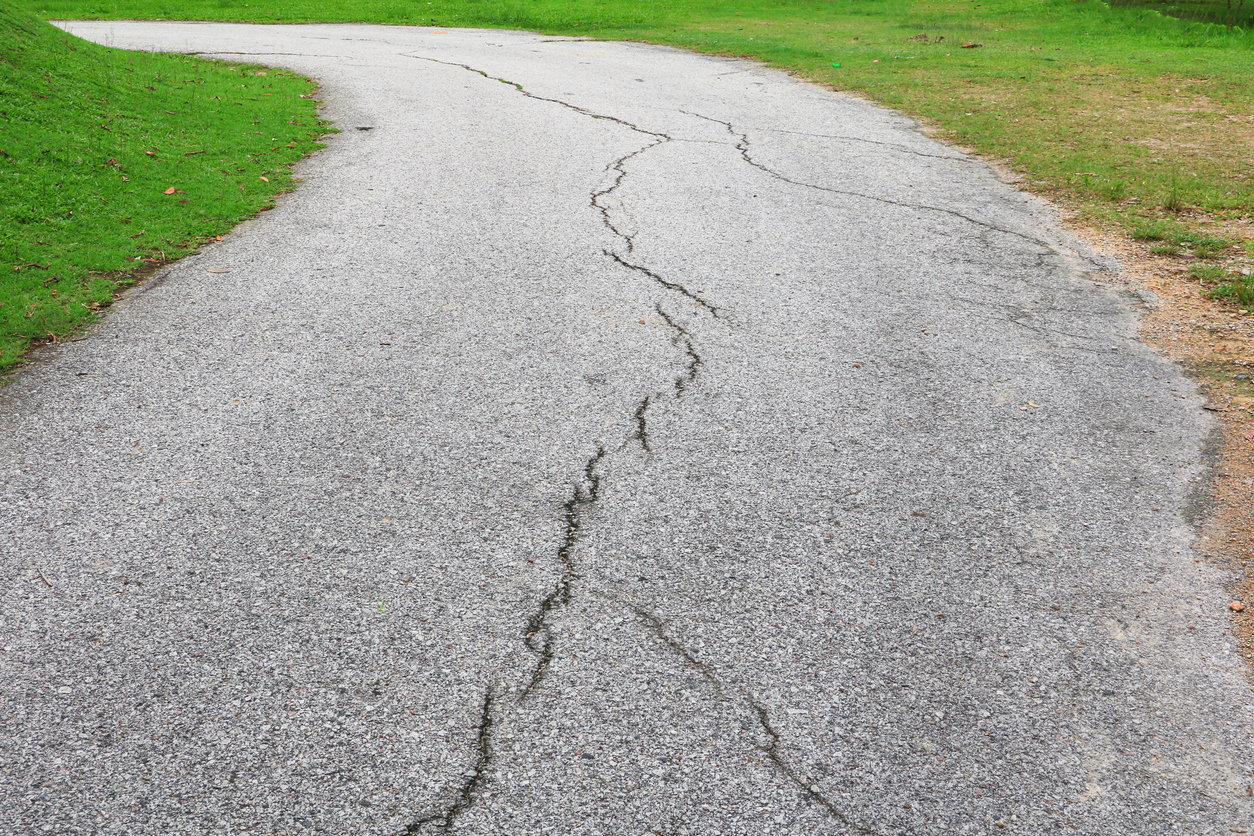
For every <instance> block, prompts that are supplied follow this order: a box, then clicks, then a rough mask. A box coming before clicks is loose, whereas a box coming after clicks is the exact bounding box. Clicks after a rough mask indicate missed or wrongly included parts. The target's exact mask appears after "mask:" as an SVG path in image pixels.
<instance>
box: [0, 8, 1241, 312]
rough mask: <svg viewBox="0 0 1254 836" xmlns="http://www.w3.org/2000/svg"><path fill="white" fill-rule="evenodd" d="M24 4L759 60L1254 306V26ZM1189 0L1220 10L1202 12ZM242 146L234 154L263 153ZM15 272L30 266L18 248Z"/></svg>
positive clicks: (997, 15) (1139, 18) (1143, 13)
mask: <svg viewBox="0 0 1254 836" xmlns="http://www.w3.org/2000/svg"><path fill="white" fill-rule="evenodd" d="M20 2H22V3H23V4H24V8H25V9H27V10H29V11H30V12H32V13H34V14H36V15H38V16H40V17H43V18H148V19H184V20H189V19H196V20H230V21H253V22H260V23H275V22H279V23H298V22H306V21H331V22H343V21H361V22H376V23H392V24H408V25H422V26H442V27H450V26H477V27H508V28H517V29H529V30H535V31H542V32H547V33H554V34H568V35H584V36H589V37H596V38H605V39H629V40H643V41H649V42H653V43H660V44H669V45H673V46H678V47H683V48H686V49H692V50H697V51H701V52H707V53H714V54H721V55H735V56H745V57H750V58H754V59H757V60H760V61H764V62H766V63H769V64H772V65H774V66H777V67H780V68H783V69H786V70H789V71H791V72H794V73H796V74H798V75H801V76H804V77H806V78H810V79H813V80H815V81H818V82H820V83H824V84H827V85H830V86H831V87H833V88H835V89H839V90H847V91H851V92H856V93H859V94H862V95H865V96H867V97H869V98H871V99H873V100H875V101H877V102H880V103H882V104H885V105H887V106H890V107H893V108H896V109H899V110H901V111H903V112H905V113H907V114H909V115H911V116H914V117H917V118H919V119H920V120H922V121H923V122H924V123H925V124H927V125H929V126H930V127H932V128H933V129H934V130H935V131H936V132H937V134H938V135H940V136H941V137H943V138H945V139H947V140H950V141H953V142H955V143H957V144H959V145H962V146H965V147H968V148H971V149H973V150H975V151H977V152H979V153H981V154H983V155H986V156H988V157H990V158H992V159H996V160H998V161H1001V162H1002V163H1004V164H1005V165H1006V166H1008V167H1010V168H1011V169H1013V170H1015V171H1017V172H1019V173H1020V174H1021V175H1022V177H1023V180H1022V185H1023V187H1025V188H1027V189H1030V190H1033V191H1036V192H1039V193H1042V194H1045V195H1046V196H1050V197H1053V198H1056V199H1058V200H1061V201H1063V202H1064V203H1066V204H1067V205H1068V206H1069V207H1071V208H1073V209H1075V210H1076V211H1077V212H1078V213H1079V214H1080V216H1081V217H1082V218H1083V219H1084V220H1085V221H1087V222H1088V223H1090V224H1094V225H1098V226H1110V227H1114V228H1118V229H1121V230H1122V231H1123V232H1124V233H1126V234H1127V235H1130V236H1133V237H1136V238H1140V239H1148V240H1153V241H1157V242H1158V244H1157V249H1158V251H1159V252H1160V254H1162V255H1164V256H1173V255H1174V256H1179V257H1183V258H1189V259H1192V260H1194V262H1195V263H1196V264H1197V266H1198V267H1199V268H1200V269H1195V270H1194V276H1195V277H1198V278H1201V279H1202V280H1203V281H1205V282H1206V285H1207V287H1209V288H1210V289H1211V293H1212V295H1214V296H1216V297H1217V298H1219V299H1220V301H1221V302H1222V303H1231V304H1235V305H1239V306H1242V307H1254V279H1250V278H1248V277H1246V276H1244V275H1243V274H1242V271H1243V270H1244V269H1246V268H1247V267H1248V265H1249V263H1250V261H1249V259H1250V256H1251V254H1254V228H1252V227H1250V226H1248V222H1249V221H1250V220H1251V208H1252V207H1254V26H1249V24H1250V16H1248V15H1247V16H1246V17H1244V18H1238V19H1236V20H1234V25H1233V26H1232V27H1228V26H1226V25H1223V24H1222V23H1207V22H1202V21H1197V20H1180V19H1175V18H1171V17H1164V16H1163V15H1161V14H1159V13H1158V12H1156V11H1154V10H1153V9H1151V8H1148V7H1146V6H1144V5H1130V6H1120V7H1117V8H1111V7H1109V6H1107V5H1106V4H1104V3H1102V2H1098V0H918V1H917V2H908V1H907V0H787V1H785V0H740V1H739V2H737V1H736V0H732V1H731V2H707V1H706V0H248V2H242V0H20ZM1181 2H1182V3H1183V4H1185V5H1188V4H1189V3H1192V5H1193V6H1195V7H1197V8H1198V9H1201V11H1202V12H1205V13H1206V14H1209V13H1210V12H1207V11H1206V8H1207V7H1204V6H1205V3H1206V2H1208V0H1181ZM1199 4H1202V5H1199ZM1177 5H1180V4H1179V3H1178V4H1177ZM1251 5H1254V3H1251ZM1210 6H1211V7H1213V8H1214V9H1215V10H1220V11H1221V10H1222V9H1223V8H1224V7H1225V4H1224V3H1223V2H1222V0H1220V2H1219V3H1218V4H1216V3H1214V2H1210ZM1218 19H1220V20H1222V18H1218ZM1241 23H1244V24H1246V25H1247V26H1248V27H1249V29H1250V30H1251V31H1247V29H1246V28H1243V27H1242V26H1241V25H1240V24H1241ZM150 58H151V56H150ZM146 60H147V59H146ZM168 60H170V61H174V62H177V61H186V60H187V59H179V58H171V59H168ZM0 66H2V65H0ZM236 72H239V71H238V70H237V71H236ZM281 75H282V74H279V76H280V77H281ZM116 77H117V74H116V73H115V79H116ZM273 80H274V81H275V82H276V83H277V81H278V78H273ZM254 92H255V91H254ZM3 95H4V96H6V97H8V96H11V95H13V94H12V93H11V92H5V93H3ZM276 95H277V94H276ZM142 106H143V105H142V103H141V102H137V104H136V107H138V108H142ZM301 113H302V114H304V115H302V116H301V119H300V120H299V121H304V122H306V123H309V122H310V120H311V117H310V116H309V115H308V111H301ZM91 118H92V119H93V120H94V119H95V118H96V117H95V116H94V115H93V116H92V117H91ZM0 125H5V126H6V127H5V128H4V129H5V130H6V131H7V130H9V128H8V127H7V125H8V123H0ZM245 133H246V132H245ZM262 133H264V134H268V135H270V136H279V133H277V132H275V131H274V130H267V131H263V132H262ZM236 136H237V137H238V139H239V142H240V156H241V158H244V157H248V156H249V155H250V154H253V153H255V151H256V146H248V148H247V150H245V143H246V141H248V138H247V137H246V136H244V135H243V134H238V133H237V134H236ZM283 138H284V139H285V140H291V139H296V138H297V136H296V133H295V132H290V133H289V135H285V136H284V137H283ZM92 139H94V140H98V139H100V137H93V138H92ZM299 139H300V142H308V141H310V140H311V136H310V134H301V135H300V138H299ZM4 141H5V142H7V141H8V140H7V139H6V140H4ZM283 144H286V142H285V143H283ZM303 147H304V146H301V145H300V143H299V142H298V143H297V144H296V148H295V149H293V150H297V151H299V150H301V149H302V148H303ZM184 153H185V152H184ZM97 156H99V155H97ZM284 159H285V160H286V159H287V158H284ZM275 162H278V160H277V159H276V160H275ZM223 168H225V166H223ZM188 206H191V204H190V203H189V204H188ZM201 208H203V207H200V206H199V205H197V206H196V207H195V208H194V209H189V210H188V211H189V212H190V211H200V209H201ZM27 222H33V223H36V224H38V223H39V221H38V220H37V219H36V220H34V221H27ZM132 223H134V221H132ZM7 234H8V233H7V232H6V235H7ZM164 255H165V256H169V252H168V251H166V252H165V253H164ZM22 257H23V258H25V257H29V256H22ZM4 258H5V259H8V260H11V261H14V263H16V260H20V259H18V257H17V256H16V255H15V254H13V253H12V252H11V250H10V249H9V248H7V245H6V249H5V250H4ZM36 260H37V259H36Z"/></svg>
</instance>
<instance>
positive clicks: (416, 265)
mask: <svg viewBox="0 0 1254 836" xmlns="http://www.w3.org/2000/svg"><path fill="white" fill-rule="evenodd" d="M68 28H69V29H70V30H71V31H73V32H75V33H78V34H81V35H82V36H84V37H88V38H92V39H94V40H98V41H102V42H106V43H110V44H113V45H115V46H124V47H131V48H143V49H166V50H178V51H193V52H199V53H203V54H208V55H213V56H217V57H222V58H227V59H242V60H247V61H254V62H263V63H271V64H276V65H282V66H285V67H290V68H293V69H295V70H298V71H300V72H302V73H306V74H308V75H310V76H313V77H316V78H318V79H320V80H321V82H322V84H323V94H324V96H325V98H326V106H325V112H326V115H327V116H328V117H329V118H331V119H334V120H335V122H336V123H337V125H338V126H339V127H340V128H341V129H342V130H343V132H342V133H340V134H338V135H336V136H334V137H332V138H331V139H330V140H329V145H328V147H327V149H326V150H325V151H323V152H321V153H319V154H317V155H316V156H315V157H313V158H312V159H310V160H308V161H307V162H305V163H304V164H302V166H301V167H300V173H301V174H302V175H303V177H304V185H303V186H302V187H301V188H300V189H299V190H298V191H297V192H296V193H294V194H291V195H288V196H286V197H284V198H283V199H282V200H281V201H280V204H279V206H278V208H276V209H275V210H274V211H271V212H268V213H265V214H264V215H262V216H261V217H259V218H258V219H256V220H255V221H251V222H249V223H246V224H244V225H243V226H241V227H240V228H239V229H238V230H237V231H235V232H234V233H233V234H232V235H230V236H229V237H228V238H227V240H225V241H223V242H222V243H221V244H218V245H215V246H213V247H210V248H207V249H205V250H204V252H203V253H202V254H200V255H198V256H195V257H192V258H188V259H186V260H184V261H181V262H179V263H178V264H176V265H174V266H172V267H171V268H169V269H168V270H166V271H164V272H163V273H162V275H161V277H159V278H158V279H157V280H155V281H152V282H148V283H146V285H145V288H144V290H143V291H142V292H139V291H137V292H134V293H131V294H128V295H127V297H126V299H125V300H124V301H123V302H122V303H120V304H119V305H117V306H116V307H115V308H114V310H113V311H112V312H111V313H110V315H109V316H108V317H107V318H106V320H105V321H104V322H103V323H102V324H101V325H100V327H99V328H98V329H97V332H96V335H95V336H94V337H93V338H92V339H90V340H87V341H85V342H80V343H75V344H71V345H65V346H61V347H59V348H56V349H54V350H51V351H47V352H44V353H43V354H42V355H41V358H40V360H39V362H37V363H35V364H34V365H33V366H32V367H31V368H30V369H28V370H26V371H24V372H23V373H22V375H21V379H20V382H19V383H18V385H15V386H10V387H7V388H5V389H4V390H3V391H0V473H3V501H2V502H0V515H2V519H0V543H3V548H2V549H0V554H2V555H3V557H2V558H0V559H2V560H3V566H4V573H5V584H4V588H3V591H2V592H0V595H2V596H3V607H2V610H0V613H2V619H3V620H2V622H0V628H2V631H3V638H2V641H0V649H2V651H3V653H2V655H0V676H2V678H3V686H2V687H3V704H4V718H3V727H2V731H0V792H2V793H3V797H4V799H5V803H4V804H0V831H3V832H5V833H13V834H26V833H32V834H34V833H65V834H69V833H92V834H96V833H100V834H126V836H137V835H138V834H168V833H186V834H193V833H194V834H242V833H257V834H260V833H266V834H280V833H327V834H354V835H355V834H368V833H369V834H401V833H419V834H430V833H440V832H452V833H466V834H510V835H511V836H513V835H514V834H541V833H545V834H549V833H552V834H655V833H656V834H668V835H669V834H716V833H717V834H746V836H749V835H750V834H754V835H756V834H801V833H807V834H808V833H818V834H945V835H946V836H948V834H966V833H1022V834H1040V833H1053V832H1059V833H1082V834H1130V833H1137V834H1142V833H1187V834H1220V833H1225V834H1226V833H1240V832H1245V831H1247V830H1250V829H1254V814H1252V809H1251V806H1252V804H1254V798H1251V796H1250V793H1251V792H1254V790H1251V789H1250V786H1251V784H1252V783H1254V776H1252V775H1251V767H1252V765H1254V761H1252V759H1251V754H1250V753H1251V751H1254V749H1252V748H1251V742H1252V741H1251V726H1252V721H1254V699H1252V694H1251V690H1250V686H1249V685H1248V684H1247V681H1246V679H1245V674H1244V671H1243V670H1242V668H1241V667H1240V665H1239V663H1238V660H1237V658H1236V656H1235V654H1234V652H1233V645H1232V642H1231V641H1230V640H1229V638H1228V636H1227V634H1226V633H1225V618H1224V604H1225V603H1226V599H1224V598H1223V597H1222V589H1221V586H1220V584H1221V582H1222V580H1223V579H1222V578H1221V577H1220V576H1218V575H1217V573H1216V572H1215V571H1213V570H1212V569H1210V568H1208V567H1207V566H1205V565H1204V564H1202V563H1199V562H1198V561H1197V559H1196V558H1195V557H1194V553H1193V552H1192V550H1191V546H1192V543H1193V539H1194V537H1195V533H1194V529H1193V528H1192V526H1191V524H1190V513H1191V510H1190V509H1191V507H1192V506H1191V504H1192V503H1194V502H1195V501H1196V500H1195V497H1196V496H1197V490H1198V489H1199V488H1201V487H1203V486H1204V478H1205V472H1204V468H1203V466H1202V462H1203V455H1204V447H1205V444H1206V439H1207V434H1208V433H1209V432H1210V426H1209V424H1208V422H1207V421H1206V419H1205V417H1204V415H1203V413H1202V412H1200V410H1199V399H1198V397H1197V395H1196V393H1195V392H1194V390H1193V388H1192V387H1191V386H1190V385H1189V383H1188V381H1187V380H1186V379H1185V378H1184V377H1182V376H1181V374H1180V373H1179V372H1178V371H1177V370H1176V369H1175V368H1173V367H1172V366H1170V365H1168V364H1166V363H1165V362H1163V360H1161V359H1160V358H1159V357H1158V356H1156V355H1155V354H1154V353H1153V352H1151V351H1150V350H1148V349H1147V348H1145V347H1144V346H1143V345H1141V344H1140V343H1138V342H1137V340H1136V338H1135V332H1136V310H1137V305H1138V304H1139V300H1137V299H1136V298H1134V297H1132V296H1130V295H1128V294H1126V293H1124V292H1122V291H1120V290H1118V289H1116V288H1114V287H1112V286H1110V285H1107V284H1102V283H1100V282H1095V281H1094V280H1093V274H1099V273H1102V272H1105V271H1106V270H1108V269H1111V267H1110V265H1107V264H1105V263H1103V262H1101V261H1100V260H1098V259H1096V258H1095V257H1094V256H1092V255H1091V254H1090V253H1087V252H1085V251H1084V250H1083V248H1081V247H1080V246H1079V245H1078V244H1077V243H1076V242H1075V241H1073V240H1071V239H1070V238H1068V236H1067V235H1066V234H1064V233H1062V232H1060V231H1059V229H1058V227H1057V225H1056V222H1055V219H1054V218H1053V217H1052V216H1051V215H1050V213H1049V212H1048V211H1047V210H1046V208H1045V207H1044V206H1043V205H1042V204H1041V203H1039V202H1038V201H1036V200H1035V199H1033V198H1030V197H1027V196H1024V195H1022V194H1019V193H1016V192H1015V191H1014V190H1012V189H1011V188H1009V187H1007V186H1005V185H1003V184H1002V183H1000V182H998V180H997V179H996V178H995V177H994V176H993V174H992V173H991V172H990V170H989V169H988V168H987V167H985V166H984V165H982V164H980V163H978V162H976V161H974V160H972V159H970V158H969V157H966V156H964V155H962V154H960V153H958V152H956V151H954V150H952V149H950V148H947V147H945V146H943V145H940V144H938V143H936V142H933V141H931V140H930V139H928V138H926V137H925V136H923V135H922V134H921V133H920V131H919V129H918V126H917V125H915V124H913V123H912V122H910V121H909V120H907V119H904V118H902V117H901V116H899V115H897V114H894V113H891V112H887V111H884V110H881V109H878V108H875V107H872V106H870V105H868V104H866V103H864V102H860V101H856V100H853V99H850V98H846V97H843V96H839V95H835V94H832V93H830V92H827V91H825V90H822V89H819V88H817V87H815V86H812V85H809V84H805V83H802V82H799V81H796V80H794V79H792V78H790V77H788V76H786V75H784V74H782V73H779V72H774V71H770V70H766V69H763V68H761V67H758V66H755V65H753V64H749V63H746V62H743V61H735V60H726V59H719V58H709V57H700V56H696V55H688V54H684V53H682V52H677V51H674V50H670V49H662V48H655V47H650V46H641V45H630V44H613V43H593V42H582V41H578V40H571V39H563V38H547V37H540V36H536V35H531V34H524V33H513V32H483V31H449V32H447V33H437V32H434V31H432V30H423V29H387V28H382V27H369V26H282V27H264V26H236V25H207V24H174V23H73V24H68ZM357 128H369V130H357ZM207 268H215V269H229V270H230V271H231V272H229V273H222V274H216V273H208V272H206V269H207Z"/></svg>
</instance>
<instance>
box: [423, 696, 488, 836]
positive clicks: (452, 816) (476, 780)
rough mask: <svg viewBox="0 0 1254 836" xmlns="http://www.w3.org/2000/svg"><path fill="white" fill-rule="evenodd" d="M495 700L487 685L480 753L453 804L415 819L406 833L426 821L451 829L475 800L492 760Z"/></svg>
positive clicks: (482, 715) (480, 732) (448, 830)
mask: <svg viewBox="0 0 1254 836" xmlns="http://www.w3.org/2000/svg"><path fill="white" fill-rule="evenodd" d="M494 701H495V696H494V695H493V693H492V689H491V688H489V689H488V692H487V694H485V695H484V698H483V710H482V711H481V712H480V715H479V734H478V744H479V756H478V758H477V759H476V760H475V765H474V767H473V768H472V769H471V771H470V773H469V774H467V776H466V781H465V783H463V784H462V786H461V789H460V790H458V792H457V795H456V796H455V797H454V799H453V802H452V804H450V805H449V807H448V809H446V810H444V811H443V812H440V813H431V814H430V815H426V816H423V817H422V818H419V819H415V820H414V822H413V823H412V824H410V825H409V827H407V828H405V832H406V833H411V834H412V833H421V832H422V829H423V828H424V827H427V826H428V825H435V827H436V828H438V829H439V830H441V831H443V832H444V833H449V832H451V831H452V829H453V824H454V822H456V821H457V817H458V816H460V815H461V814H462V813H463V812H464V811H465V810H466V808H467V807H469V806H470V805H471V804H473V803H474V801H475V793H477V792H478V791H479V788H480V786H482V784H483V782H484V780H485V778H486V776H487V772H488V768H489V767H490V766H491V764H492V723H493V718H492V705H493V703H494Z"/></svg>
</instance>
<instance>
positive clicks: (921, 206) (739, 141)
mask: <svg viewBox="0 0 1254 836" xmlns="http://www.w3.org/2000/svg"><path fill="white" fill-rule="evenodd" d="M680 112H681V113H684V114H686V115H688V116H692V117H695V118H697V119H704V120H706V121H707V122H713V123H715V124H716V125H722V126H723V127H725V128H727V132H728V133H729V134H731V135H732V137H733V138H734V139H735V140H736V146H735V147H736V150H737V151H739V152H740V156H741V158H743V159H744V161H745V162H746V163H747V164H748V165H750V166H752V167H753V168H756V169H758V170H759V171H761V172H763V173H765V174H768V175H770V176H771V177H774V178H775V179H776V180H779V181H781V182H784V183H789V184H791V185H794V186H801V187H802V188H806V189H815V190H816V191H820V192H827V193H829V194H838V195H843V196H845V197H857V198H861V199H863V200H873V201H875V202H876V203H884V204H887V205H889V206H900V207H901V208H903V209H916V210H920V211H924V212H939V213H941V214H944V215H949V216H951V217H954V218H958V219H960V220H963V221H966V222H967V223H969V224H973V225H974V226H977V227H980V228H981V229H988V230H992V231H993V232H1000V233H1002V234H1003V235H1010V236H1012V237H1015V238H1019V239H1021V240H1024V241H1027V242H1029V243H1031V244H1035V245H1036V246H1038V247H1042V248H1044V249H1045V250H1047V251H1049V252H1057V251H1058V248H1057V247H1055V246H1054V245H1053V244H1051V243H1049V242H1048V241H1043V240H1041V239H1040V238H1036V237H1034V236H1032V235H1028V234H1027V233H1024V232H1017V231H1016V230H1013V229H1007V228H1005V227H1003V226H998V225H997V224H992V223H989V222H988V221H983V220H980V219H979V218H973V217H971V216H970V215H967V214H965V213H963V212H959V211H958V210H957V209H947V208H945V207H944V206H930V205H928V204H926V203H907V202H905V201H901V200H891V199H889V198H886V197H876V196H875V195H870V194H865V193H864V192H855V191H852V190H849V189H834V188H832V187H830V186H820V185H817V184H815V183H807V182H805V181H804V180H794V179H792V178H791V177H789V176H787V175H785V174H781V173H780V172H778V171H776V170H775V169H773V168H770V167H769V166H766V165H764V164H763V163H760V162H758V161H757V160H755V159H754V158H753V155H752V154H751V153H750V150H749V137H748V135H747V134H744V133H740V132H738V131H737V130H736V129H735V127H734V126H733V125H732V124H731V123H730V122H724V121H723V120H722V119H715V118H713V117H711V116H703V115H702V114H700V113H690V112H688V111H686V110H685V111H680ZM1085 260H1086V261H1089V262H1090V263H1092V264H1095V265H1096V264H1097V263H1096V262H1094V261H1093V259H1091V258H1086V259H1085ZM1097 266H1099V267H1100V265H1097Z"/></svg>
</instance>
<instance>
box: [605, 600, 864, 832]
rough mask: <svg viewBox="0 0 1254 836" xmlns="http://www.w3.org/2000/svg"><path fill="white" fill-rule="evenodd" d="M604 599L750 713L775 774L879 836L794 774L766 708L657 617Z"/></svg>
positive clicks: (829, 811)
mask: <svg viewBox="0 0 1254 836" xmlns="http://www.w3.org/2000/svg"><path fill="white" fill-rule="evenodd" d="M604 597H606V598H607V599H609V600H613V601H615V602H616V603H618V604H620V605H623V606H626V607H627V608H629V609H630V610H631V611H632V612H634V613H635V614H636V616H637V617H639V618H640V620H641V621H643V622H644V623H645V625H647V626H648V628H649V631H650V632H651V633H653V635H654V636H655V637H656V638H657V639H658V640H659V641H660V642H662V644H664V645H666V646H667V647H668V648H669V649H670V651H671V652H672V653H674V654H675V655H676V656H678V657H679V658H680V659H682V660H683V661H684V664H686V665H688V666H689V667H690V668H692V669H693V670H695V671H697V673H699V674H700V675H701V676H702V677H703V678H704V679H705V680H706V681H707V682H709V683H710V685H711V686H712V687H713V688H714V691H715V693H717V694H718V695H719V697H721V698H723V699H725V700H728V701H729V702H739V703H741V704H742V705H743V706H745V707H746V709H747V710H748V711H749V713H750V714H751V716H752V718H753V720H754V721H755V722H756V723H757V724H758V726H759V727H760V728H761V729H762V732H763V733H764V734H765V735H766V737H767V739H768V741H769V742H768V743H767V745H766V746H765V747H763V751H764V754H765V755H766V757H767V759H768V760H769V761H770V762H771V765H772V766H773V767H774V768H775V771H776V772H778V773H779V774H780V775H782V776H784V777H785V778H787V779H788V781H789V782H790V783H792V784H793V785H794V786H795V787H796V788H797V790H798V791H799V792H800V793H801V794H802V795H803V796H804V797H805V798H807V799H808V800H810V801H812V802H813V803H815V804H817V805H819V806H820V807H822V808H823V810H824V811H825V812H826V813H827V814H828V815H829V816H831V817H832V818H834V819H836V820H837V821H839V822H840V823H841V824H843V825H845V826H846V827H848V828H851V829H853V830H855V831H857V832H858V833H862V834H866V836H878V834H879V832H878V831H876V830H875V829H874V828H872V827H870V826H868V825H865V824H861V823H859V822H856V821H854V820H853V819H852V818H850V817H849V815H848V814H846V813H845V812H844V811H843V810H841V809H840V808H838V807H837V806H836V805H835V804H833V803H832V801H831V800H830V799H828V798H827V797H826V796H825V795H823V793H822V792H821V791H820V790H819V788H818V787H817V786H815V785H813V784H811V783H809V782H807V781H806V780H805V779H804V778H803V776H802V775H800V774H799V773H798V772H797V770H796V768H795V767H793V766H792V765H791V764H790V763H788V761H786V760H785V759H784V756H783V753H782V752H781V751H780V750H781V748H782V741H781V739H780V736H779V732H777V731H776V730H775V727H774V725H773V724H772V723H771V716H770V712H768V711H767V710H766V708H765V706H763V705H762V704H761V703H760V702H758V701H757V700H756V699H754V698H753V697H752V696H751V695H749V694H746V693H743V691H741V689H739V688H736V687H734V686H731V685H728V684H726V683H724V682H723V681H722V679H720V678H719V676H718V673H717V672H716V671H715V670H714V668H713V667H712V666H710V665H709V664H707V663H705V662H702V661H701V660H700V659H698V658H697V657H696V656H695V655H693V653H692V651H690V650H688V648H686V647H684V646H683V645H682V644H680V643H679V642H678V641H676V640H675V639H674V638H672V637H671V636H670V635H669V634H668V633H667V632H666V625H665V623H664V622H663V621H662V619H660V618H658V617H657V616H656V615H654V614H653V613H651V612H649V611H648V610H646V609H644V608H643V607H639V606H637V605H635V604H630V603H627V602H624V601H622V600H620V599H617V598H610V597H609V596H604ZM735 692H740V695H739V696H736V695H735Z"/></svg>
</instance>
